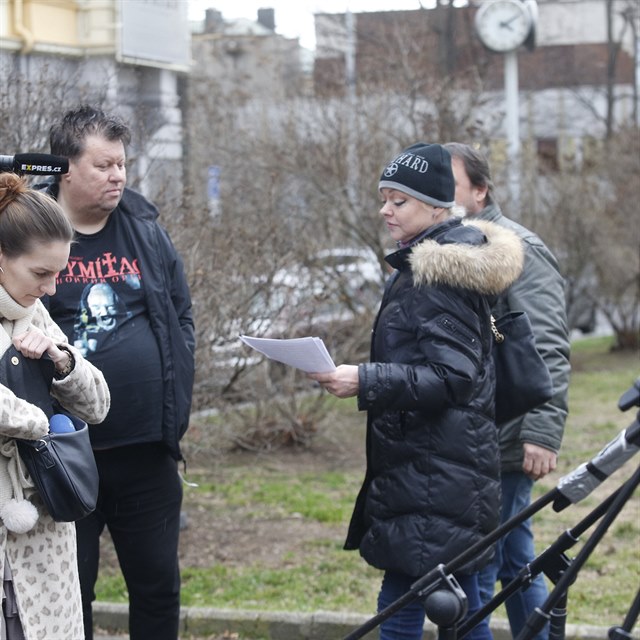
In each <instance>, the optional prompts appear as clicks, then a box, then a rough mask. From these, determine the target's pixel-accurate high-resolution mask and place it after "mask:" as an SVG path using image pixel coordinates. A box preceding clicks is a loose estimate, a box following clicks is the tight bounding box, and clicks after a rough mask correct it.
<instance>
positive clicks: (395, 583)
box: [378, 571, 493, 640]
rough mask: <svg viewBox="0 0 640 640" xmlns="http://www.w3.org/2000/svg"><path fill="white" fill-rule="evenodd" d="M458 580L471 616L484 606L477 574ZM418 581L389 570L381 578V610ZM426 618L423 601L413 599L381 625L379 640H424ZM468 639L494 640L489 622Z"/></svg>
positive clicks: (479, 625)
mask: <svg viewBox="0 0 640 640" xmlns="http://www.w3.org/2000/svg"><path fill="white" fill-rule="evenodd" d="M455 577H456V580H457V581H458V584H459V585H460V586H461V587H462V589H463V591H464V592H465V593H466V595H467V601H468V613H467V617H468V616H470V615H472V614H473V613H474V612H476V611H477V610H478V609H480V606H481V604H480V594H479V592H478V574H477V573H473V574H471V575H467V576H455ZM416 580H417V578H412V577H409V576H406V575H404V574H401V573H395V572H392V571H387V572H386V573H385V574H384V578H383V579H382V587H381V589H380V594H379V595H378V611H382V610H383V609H386V608H387V607H388V606H389V605H390V604H391V603H393V602H395V601H396V600H397V599H398V598H400V597H401V596H403V595H404V594H405V593H406V592H407V591H409V589H410V588H411V585H412V584H413V583H414V582H416ZM425 617H426V616H425V611H424V606H423V603H422V600H420V599H418V600H413V601H412V602H410V603H409V604H408V605H406V606H405V607H403V608H402V609H400V610H399V611H396V613H394V614H393V615H392V616H391V617H390V618H388V619H387V620H385V622H383V623H382V624H381V625H380V640H422V635H423V627H424V621H425ZM458 624H459V623H458ZM465 638H467V640H493V636H492V635H491V631H490V630H489V621H488V620H486V619H485V620H483V621H482V622H481V623H480V624H478V625H477V626H476V627H475V628H474V629H472V630H471V631H470V632H469V633H468V634H467V635H466V636H465Z"/></svg>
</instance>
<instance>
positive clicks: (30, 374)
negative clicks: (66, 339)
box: [0, 346, 98, 522]
mask: <svg viewBox="0 0 640 640" xmlns="http://www.w3.org/2000/svg"><path fill="white" fill-rule="evenodd" d="M54 372H55V367H54V364H53V362H51V360H50V359H48V358H41V359H37V360H36V359H32V358H26V357H25V356H23V355H22V354H21V353H20V352H19V351H17V350H16V349H15V347H13V346H12V347H11V348H10V349H8V350H7V351H6V353H5V354H4V355H3V357H2V358H1V359H0V383H2V384H3V385H5V386H6V387H8V388H9V389H11V390H12V391H13V393H15V394H16V395H17V396H18V397H20V398H23V399H25V400H27V401H29V402H31V403H32V404H35V405H37V406H38V407H40V408H41V409H42V410H43V411H44V412H45V414H46V415H47V417H48V418H51V416H52V415H53V413H54V412H55V413H64V414H65V415H67V416H68V417H69V418H70V420H71V422H72V423H73V426H74V427H75V431H70V432H68V433H48V434H47V435H45V436H44V437H42V438H40V439H38V440H20V439H17V440H16V442H17V444H18V451H19V453H20V457H21V458H22V461H23V462H24V464H25V466H26V467H27V470H28V471H29V475H30V476H31V479H32V480H33V483H34V485H35V486H36V489H37V490H38V493H39V494H40V497H41V498H42V501H43V502H44V504H45V506H46V508H47V510H48V512H49V514H50V515H51V517H52V518H53V519H54V520H56V521H57V522H74V521H75V520H80V519H82V518H84V517H85V516H87V515H89V514H90V513H91V512H92V511H93V510H94V509H95V507H96V500H97V497H98V469H97V467H96V462H95V458H94V456H93V450H92V448H91V441H90V440H89V427H88V426H87V423H86V422H84V421H82V420H80V419H79V418H77V417H75V416H72V415H70V414H69V413H67V412H66V411H64V410H61V409H59V408H58V409H57V410H55V411H54V399H53V398H52V397H51V395H50V389H51V383H52V381H53V374H54Z"/></svg>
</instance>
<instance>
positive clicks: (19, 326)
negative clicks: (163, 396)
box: [0, 173, 110, 640]
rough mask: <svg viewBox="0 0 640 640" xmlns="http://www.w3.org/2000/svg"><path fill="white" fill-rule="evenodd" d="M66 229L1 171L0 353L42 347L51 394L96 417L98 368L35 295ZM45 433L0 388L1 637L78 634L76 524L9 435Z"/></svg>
mask: <svg viewBox="0 0 640 640" xmlns="http://www.w3.org/2000/svg"><path fill="white" fill-rule="evenodd" d="M72 238H73V229H72V228H71V226H70V225H69V223H68V222H67V220H66V217H65V215H64V213H63V212H62V209H60V207H59V206H58V205H57V204H56V203H55V201H54V200H52V199H51V198H49V197H47V196H45V195H43V194H41V193H38V192H35V191H32V190H30V189H28V188H27V185H26V183H25V181H24V180H23V179H22V178H19V177H18V176H16V175H14V174H10V173H6V174H0V324H1V327H0V358H5V357H7V358H8V357H9V354H8V353H7V352H8V350H9V349H11V350H12V354H11V360H10V362H11V365H15V366H16V367H18V366H20V362H21V358H23V359H27V358H29V359H33V360H35V359H39V358H41V357H43V356H44V355H45V354H46V355H47V356H48V357H49V358H50V359H51V360H52V361H53V363H54V365H55V374H54V379H53V381H52V383H51V390H50V393H51V396H52V398H55V399H56V400H58V401H59V402H60V404H61V405H63V406H64V407H65V408H66V409H67V410H69V411H71V412H72V413H74V414H75V415H76V416H78V417H79V418H81V419H83V420H85V421H87V422H90V423H99V422H101V421H102V420H103V419H104V418H105V416H106V415H107V412H108V410H109V404H110V396H109V389H108V387H107V385H106V383H105V380H104V377H103V376H102V373H100V371H98V369H96V368H95V367H94V366H93V365H92V364H90V363H89V362H87V361H86V360H85V359H84V358H83V357H82V355H81V354H80V353H79V352H78V351H77V350H76V349H74V348H73V347H71V346H69V345H68V344H67V339H66V337H65V336H64V334H63V333H62V332H61V331H60V329H59V328H58V326H57V325H56V324H55V323H54V322H53V320H52V319H51V317H50V316H49V313H48V312H47V310H46V309H45V308H44V306H43V305H42V303H41V302H40V300H39V298H41V297H42V296H43V295H45V294H49V295H51V294H53V292H55V281H56V277H57V275H58V272H59V271H60V270H61V269H62V268H63V267H64V266H65V265H66V263H67V259H68V256H69V250H70V246H71V241H72ZM48 430H49V419H48V416H47V414H46V413H45V412H44V411H43V410H42V409H41V408H39V407H38V406H36V405H35V404H32V403H31V402H28V401H27V400H25V399H23V398H21V397H18V396H17V395H15V394H14V393H13V392H12V391H11V389H9V388H8V387H7V386H4V385H0V518H1V519H2V521H1V522H0V572H1V573H0V575H3V576H4V589H3V610H4V613H3V615H1V616H0V638H1V639H2V640H5V639H6V640H22V639H26V640H82V638H83V636H84V632H83V624H82V605H81V600H80V585H79V579H78V570H77V558H76V537H75V525H74V524H73V523H66V522H64V523H60V522H55V521H54V520H53V519H52V518H51V516H50V515H49V514H48V512H47V511H46V508H45V507H44V505H43V503H42V501H41V500H40V498H39V496H38V494H37V493H36V491H35V489H34V487H33V483H32V482H31V479H30V478H29V476H28V474H27V473H26V470H25V468H24V466H23V464H22V461H21V459H20V457H19V455H18V452H17V447H16V441H15V438H23V439H31V440H35V439H38V438H40V437H42V436H44V435H45V434H46V433H47V432H48Z"/></svg>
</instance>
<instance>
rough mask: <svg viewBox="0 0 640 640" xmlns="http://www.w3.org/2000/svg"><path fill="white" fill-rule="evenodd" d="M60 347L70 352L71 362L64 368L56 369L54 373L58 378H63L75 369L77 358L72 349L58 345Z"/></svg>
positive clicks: (61, 349)
mask: <svg viewBox="0 0 640 640" xmlns="http://www.w3.org/2000/svg"><path fill="white" fill-rule="evenodd" d="M58 349H60V351H64V352H65V353H67V354H69V362H67V364H66V365H65V366H64V367H63V368H62V369H56V372H55V374H54V376H55V378H56V379H57V380H61V379H62V378H66V377H67V376H68V375H69V374H70V373H71V372H72V371H73V368H74V367H75V366H76V359H75V358H74V357H73V353H71V351H70V350H69V349H67V347H65V346H62V345H58Z"/></svg>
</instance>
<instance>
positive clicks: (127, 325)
mask: <svg viewBox="0 0 640 640" xmlns="http://www.w3.org/2000/svg"><path fill="white" fill-rule="evenodd" d="M121 215H123V214H121V213H120V212H119V211H118V210H115V211H114V212H113V213H112V214H111V216H109V220H108V222H107V224H106V225H105V227H104V228H103V229H101V230H100V231H99V232H98V233H95V234H91V235H84V234H80V233H79V234H77V236H76V240H77V242H74V243H73V244H72V246H71V254H70V256H69V262H68V264H67V268H66V270H65V271H61V272H60V274H59V276H58V279H57V281H56V293H55V295H54V296H53V297H52V298H51V299H50V301H49V309H50V313H51V316H52V317H53V319H54V320H55V321H56V322H57V323H58V325H59V326H60V328H61V329H62V331H64V333H65V335H66V336H67V338H68V340H69V342H70V343H71V344H72V345H74V346H75V347H76V348H77V349H79V350H80V351H81V352H82V354H83V355H84V356H85V357H86V358H87V359H88V360H89V361H90V362H92V363H93V364H94V365H95V366H96V367H98V369H100V370H101V371H102V373H103V374H104V376H105V378H106V381H107V384H108V385H109V390H110V392H111V409H110V410H109V413H108V415H107V417H106V419H105V420H104V422H102V423H101V424H100V425H99V426H95V427H91V428H90V431H91V441H92V443H93V446H94V448H96V449H101V448H110V447H117V446H122V445H126V444H133V443H137V442H152V441H159V440H161V439H162V427H161V421H162V370H161V365H160V352H159V350H158V344H157V341H156V339H155V336H154V334H153V332H152V331H151V326H150V324H149V316H148V311H147V307H146V304H145V300H144V273H141V271H140V268H139V264H138V256H136V255H134V254H133V247H131V246H130V243H128V242H127V238H126V235H125V234H124V233H123V229H122V225H121V223H120V220H121V218H120V216H121Z"/></svg>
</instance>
